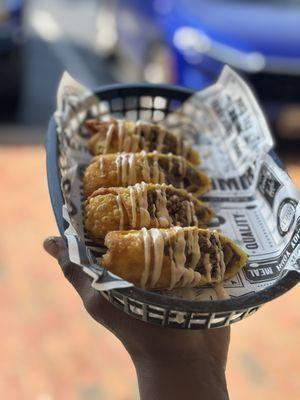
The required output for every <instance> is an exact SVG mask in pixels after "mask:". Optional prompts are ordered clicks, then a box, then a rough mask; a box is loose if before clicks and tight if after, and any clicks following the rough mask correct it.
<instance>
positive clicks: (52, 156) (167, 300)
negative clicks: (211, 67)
mask: <svg viewBox="0 0 300 400" xmlns="http://www.w3.org/2000/svg"><path fill="white" fill-rule="evenodd" d="M124 91H126V96H127V97H130V96H135V95H139V96H141V92H142V93H143V94H145V95H152V96H153V95H155V93H154V92H155V91H158V93H157V94H156V96H160V95H161V96H164V95H165V96H167V97H169V95H170V92H173V93H176V95H177V98H178V99H179V98H181V100H183V101H184V100H186V99H187V98H188V97H189V96H191V95H192V94H193V93H194V91H193V90H191V89H187V88H184V87H181V86H177V85H168V84H167V85H166V84H150V83H131V84H110V85H105V86H101V87H98V88H96V89H95V90H94V91H93V94H94V95H97V96H98V97H100V96H101V98H102V99H104V100H107V99H112V98H116V97H118V95H119V96H120V97H122V96H121V95H122V94H123V93H124ZM46 153H47V154H46V165H47V180H48V190H49V194H50V199H51V205H52V209H53V212H54V216H55V219H56V223H57V226H58V229H59V232H60V235H61V237H62V238H63V239H64V240H65V242H66V238H65V236H64V231H65V229H66V228H67V225H66V222H65V220H64V219H63V216H62V206H63V195H62V191H61V186H60V181H61V176H60V171H59V167H58V158H59V151H58V136H57V129H56V122H55V119H54V116H52V117H51V118H50V121H49V125H48V130H47V137H46ZM270 154H271V156H272V157H273V158H274V160H275V161H276V162H277V163H278V164H279V165H280V166H282V162H281V160H280V159H279V157H278V155H277V153H276V152H275V151H274V150H273V149H272V150H271V151H270ZM299 281H300V274H299V273H298V272H297V271H295V270H288V271H286V273H285V275H283V276H279V277H278V279H277V280H276V282H275V283H274V284H272V285H270V286H268V287H266V288H264V289H262V290H260V291H259V292H256V293H254V294H252V293H250V294H246V295H244V296H238V297H236V298H230V299H226V300H200V301H196V300H185V299H180V298H178V297H166V296H164V295H162V294H159V293H156V292H151V291H146V290H143V289H140V288H138V287H135V286H132V287H129V288H122V289H111V291H112V292H113V293H116V294H120V295H122V296H126V297H128V298H131V299H133V300H136V301H140V302H146V303H148V304H150V305H154V306H155V305H156V306H158V307H164V308H167V309H171V308H172V309H173V310H177V311H190V312H234V311H238V310H243V309H248V308H250V307H256V306H261V305H262V304H264V303H267V302H269V301H271V300H273V299H275V298H276V297H279V296H281V295H282V294H284V293H285V292H287V291H288V290H290V289H291V288H292V287H293V286H295V285H296V284H297V283H299Z"/></svg>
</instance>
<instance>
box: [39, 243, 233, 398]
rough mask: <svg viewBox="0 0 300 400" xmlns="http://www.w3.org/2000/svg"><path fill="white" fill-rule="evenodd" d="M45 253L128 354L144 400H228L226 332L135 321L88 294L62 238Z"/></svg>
mask: <svg viewBox="0 0 300 400" xmlns="http://www.w3.org/2000/svg"><path fill="white" fill-rule="evenodd" d="M44 248H45V250H46V251H47V252H48V253H49V254H51V255H52V256H53V257H55V258H56V259H57V261H58V263H59V264H60V266H61V268H62V271H63V273H64V275H65V277H66V278H67V280H68V281H69V282H70V283H71V284H72V285H73V286H74V288H75V290H76V291H77V292H78V294H79V295H80V297H81V299H82V301H83V304H84V306H85V308H86V310H87V311H88V313H89V314H90V315H91V316H92V317H93V318H94V319H95V320H96V321H97V322H99V323H100V324H102V325H104V326H105V327H106V328H107V329H108V330H110V331H111V332H112V333H113V334H114V335H116V336H117V337H118V338H119V339H120V341H121V342H122V343H123V345H124V346H125V348H126V349H127V351H128V352H129V354H130V356H131V358H132V360H133V362H134V364H135V367H136V369H137V374H138V378H139V385H140V392H141V398H142V399H144V400H146V399H157V400H159V399H164V400H167V399H169V398H170V399H172V400H176V399H177V398H178V399H179V398H180V399H182V398H184V399H189V398H191V399H198V398H201V399H206V398H207V399H225V398H227V390H226V380H225V367H226V360H227V352H228V346H229V339H230V329H229V327H226V328H220V329H212V330H199V331H192V330H179V329H171V328H166V327H160V326H156V325H152V324H149V323H146V322H143V321H140V320H138V319H135V318H134V317H131V316H129V315H127V314H125V313H124V312H123V311H121V310H119V309H117V308H116V307H114V306H113V305H112V304H110V303H109V302H108V301H107V300H106V299H105V298H104V297H103V296H102V295H101V294H100V292H99V291H97V290H95V289H93V288H92V286H91V281H92V280H91V278H90V277H89V276H88V275H87V274H86V273H85V272H83V271H82V269H81V267H80V266H77V265H76V264H72V263H71V262H70V260H69V257H68V251H67V248H66V246H65V244H64V242H63V240H62V239H61V238H54V237H51V238H48V239H46V240H45V242H44ZM153 380H154V381H155V384H153ZM182 396H183V397H182ZM189 396H191V397H189Z"/></svg>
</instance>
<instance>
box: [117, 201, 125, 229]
mask: <svg viewBox="0 0 300 400" xmlns="http://www.w3.org/2000/svg"><path fill="white" fill-rule="evenodd" d="M117 204H118V209H119V212H120V224H119V229H120V231H122V230H123V229H124V210H123V205H122V197H121V195H120V194H118V195H117Z"/></svg>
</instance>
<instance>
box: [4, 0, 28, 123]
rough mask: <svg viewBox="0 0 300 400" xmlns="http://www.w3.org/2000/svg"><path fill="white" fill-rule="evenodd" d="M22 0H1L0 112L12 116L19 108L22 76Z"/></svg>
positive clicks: (5, 115)
mask: <svg viewBox="0 0 300 400" xmlns="http://www.w3.org/2000/svg"><path fill="white" fill-rule="evenodd" d="M22 14H23V2H22V1H21V0H0V114H1V117H8V118H9V117H10V116H11V115H13V114H14V113H15V111H16V109H17V105H18V100H19V95H20V90H21V76H22V54H21V53H22V46H21V42H22Z"/></svg>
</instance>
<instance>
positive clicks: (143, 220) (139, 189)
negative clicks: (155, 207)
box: [134, 182, 151, 227]
mask: <svg viewBox="0 0 300 400" xmlns="http://www.w3.org/2000/svg"><path fill="white" fill-rule="evenodd" d="M134 188H135V190H136V194H137V198H138V206H139V211H140V227H143V226H149V225H150V219H151V218H150V214H149V212H148V191H147V186H146V184H145V182H142V183H141V184H139V183H137V184H136V185H135V186H134Z"/></svg>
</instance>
